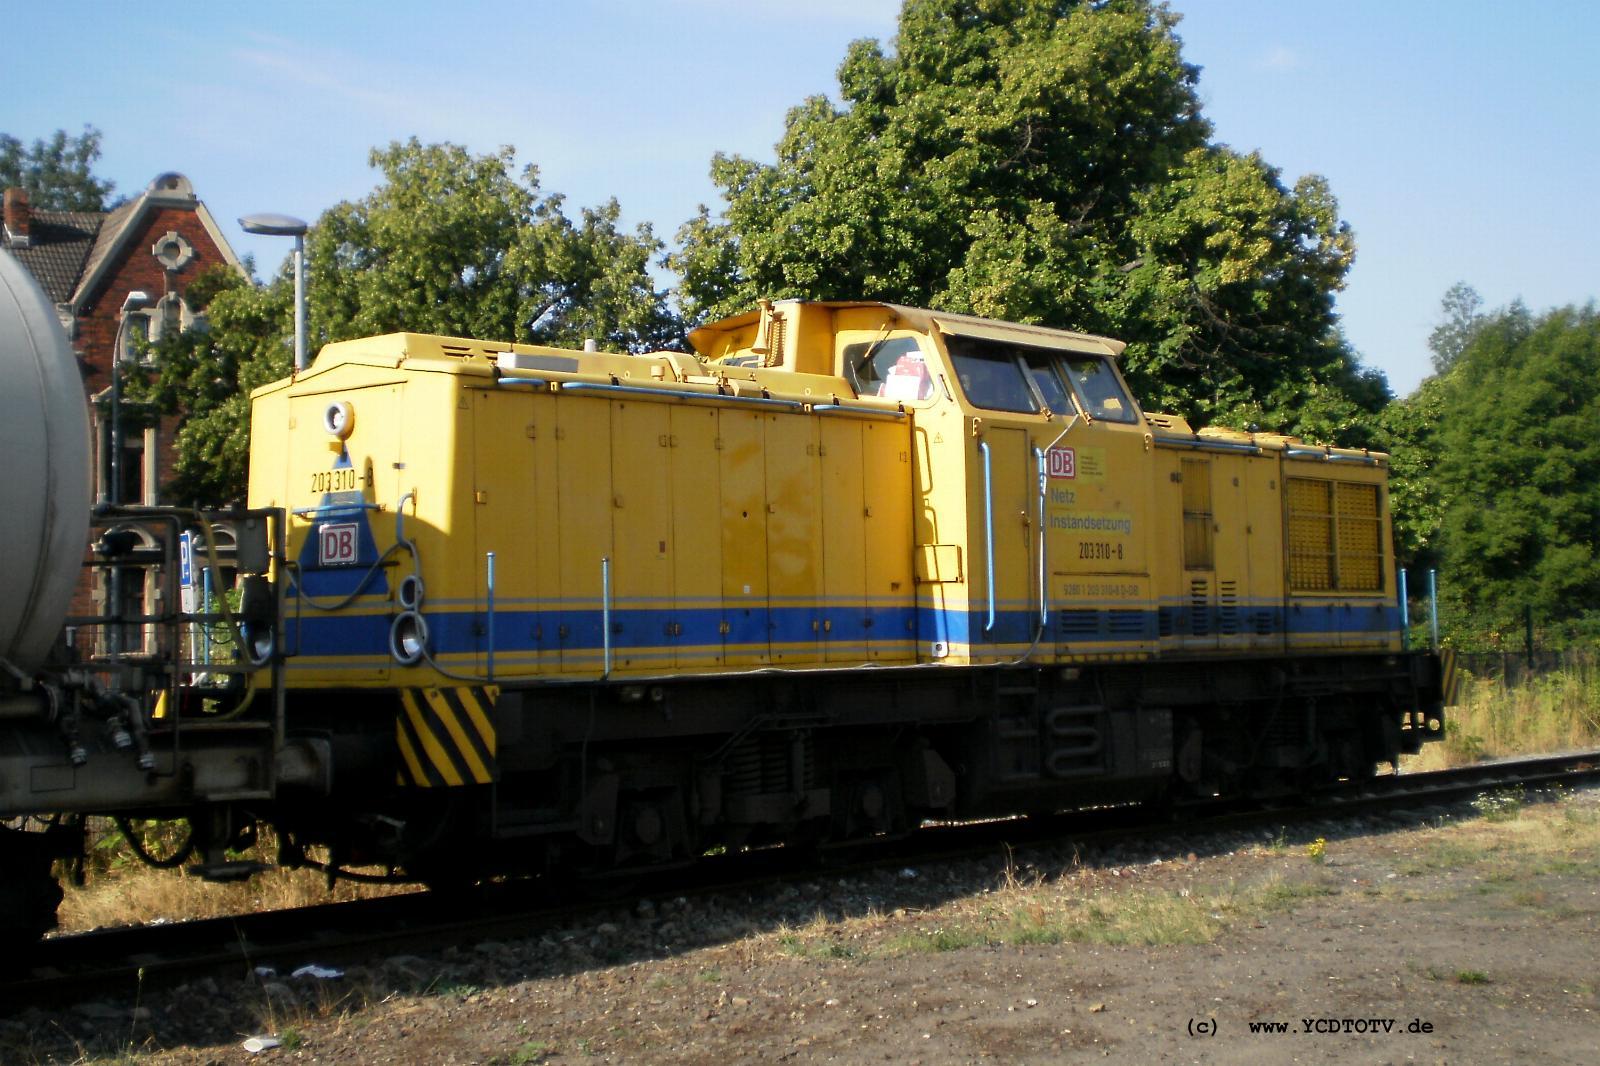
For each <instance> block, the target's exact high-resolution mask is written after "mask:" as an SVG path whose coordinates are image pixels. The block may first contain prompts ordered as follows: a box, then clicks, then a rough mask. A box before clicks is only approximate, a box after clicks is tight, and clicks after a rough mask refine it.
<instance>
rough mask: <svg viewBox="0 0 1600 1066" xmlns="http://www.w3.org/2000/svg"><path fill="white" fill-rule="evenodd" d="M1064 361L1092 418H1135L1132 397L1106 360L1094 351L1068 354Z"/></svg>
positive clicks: (1112, 420) (1115, 419)
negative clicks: (1094, 354) (1082, 353)
mask: <svg viewBox="0 0 1600 1066" xmlns="http://www.w3.org/2000/svg"><path fill="white" fill-rule="evenodd" d="M1063 362H1065V363H1066V369H1067V376H1068V377H1069V378H1070V379H1071V380H1072V384H1073V387H1074V388H1075V389H1076V390H1077V392H1078V398H1079V399H1081V400H1082V401H1083V409H1084V410H1085V411H1087V412H1088V413H1089V416H1090V417H1091V418H1098V419H1100V420H1101V421H1103V422H1137V421H1138V419H1139V416H1138V415H1137V414H1135V413H1134V409H1133V401H1131V400H1129V399H1128V394H1127V393H1125V392H1123V391H1122V384H1121V383H1120V382H1119V381H1117V375H1116V374H1115V373H1113V372H1112V369H1111V364H1110V363H1109V362H1107V361H1106V360H1104V359H1101V358H1100V357H1098V356H1093V355H1069V356H1067V357H1066V358H1065V359H1064V360H1063Z"/></svg>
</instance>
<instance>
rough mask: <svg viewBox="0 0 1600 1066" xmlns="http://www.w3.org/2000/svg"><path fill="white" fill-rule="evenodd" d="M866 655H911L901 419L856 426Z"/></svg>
mask: <svg viewBox="0 0 1600 1066" xmlns="http://www.w3.org/2000/svg"><path fill="white" fill-rule="evenodd" d="M861 470H862V474H861V476H862V493H863V497H864V499H865V507H864V508H863V510H862V518H863V534H862V535H863V544H864V547H865V549H866V555H865V563H864V566H865V577H866V600H865V605H864V611H863V618H862V627H863V628H864V629H865V631H866V645H867V655H868V657H869V658H871V659H874V660H877V661H885V660H902V661H906V662H909V661H911V660H913V659H915V658H916V635H917V634H916V606H915V605H916V588H915V586H914V585H913V584H912V576H911V575H912V564H913V556H912V532H911V530H912V525H911V508H912V507H913V506H914V503H915V498H914V494H913V493H912V491H911V429H910V426H908V425H906V424H904V423H901V422H865V423H863V424H862V426H861Z"/></svg>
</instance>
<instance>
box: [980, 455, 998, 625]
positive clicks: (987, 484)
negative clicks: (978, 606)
mask: <svg viewBox="0 0 1600 1066" xmlns="http://www.w3.org/2000/svg"><path fill="white" fill-rule="evenodd" d="M978 450H979V451H981V452H982V453H983V549H984V557H985V559H986V560H987V562H988V566H987V570H988V574H989V620H988V621H986V622H984V624H983V631H984V632H985V633H988V632H989V631H991V630H992V629H994V467H993V465H992V464H991V463H990V460H989V442H988V441H986V440H980V441H979V442H978Z"/></svg>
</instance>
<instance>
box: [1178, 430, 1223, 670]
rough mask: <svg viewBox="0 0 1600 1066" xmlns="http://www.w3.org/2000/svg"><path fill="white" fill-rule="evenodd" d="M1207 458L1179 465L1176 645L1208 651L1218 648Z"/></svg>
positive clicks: (1212, 484)
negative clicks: (1179, 578) (1179, 573)
mask: <svg viewBox="0 0 1600 1066" xmlns="http://www.w3.org/2000/svg"><path fill="white" fill-rule="evenodd" d="M1214 461H1215V460H1213V459H1212V458H1211V457H1209V456H1208V457H1205V458H1185V459H1183V460H1182V461H1181V462H1180V467H1181V470H1180V473H1179V477H1180V479H1181V482H1182V486H1183V548H1182V550H1183V586H1182V589H1181V592H1182V595H1183V597H1184V602H1183V607H1182V609H1181V610H1180V611H1179V615H1178V617H1179V627H1178V631H1179V633H1180V634H1181V636H1180V639H1179V646H1180V647H1182V648H1184V649H1185V650H1188V651H1211V650H1213V649H1215V648H1216V647H1217V645H1218V630H1219V628H1220V627H1219V625H1218V616H1217V584H1218V581H1217V513H1216V500H1217V494H1216V491H1215V486H1216V478H1215V476H1214V473H1213V471H1212V465H1213V463H1214Z"/></svg>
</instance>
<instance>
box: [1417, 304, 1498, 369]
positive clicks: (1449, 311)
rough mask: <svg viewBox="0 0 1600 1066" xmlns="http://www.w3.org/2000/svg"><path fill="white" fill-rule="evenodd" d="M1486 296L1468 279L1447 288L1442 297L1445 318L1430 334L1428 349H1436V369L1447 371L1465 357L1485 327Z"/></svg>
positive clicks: (1441, 305) (1442, 313) (1442, 311)
mask: <svg viewBox="0 0 1600 1066" xmlns="http://www.w3.org/2000/svg"><path fill="white" fill-rule="evenodd" d="M1482 307H1483V297H1481V296H1479V295H1478V290H1476V289H1474V288H1473V287H1472V286H1471V285H1468V284H1467V283H1466V282H1464V281H1458V282H1456V283H1455V284H1454V285H1452V286H1450V288H1449V289H1447V290H1445V294H1444V299H1443V300H1441V301H1440V308H1439V310H1440V314H1441V316H1442V319H1443V320H1442V321H1441V322H1440V323H1439V324H1438V325H1437V326H1435V327H1433V332H1431V333H1429V334H1428V349H1429V350H1430V351H1432V352H1433V356H1432V359H1433V372H1434V373H1435V374H1443V373H1444V372H1445V371H1447V370H1449V369H1450V368H1451V367H1452V366H1454V365H1455V361H1456V360H1457V359H1459V358H1461V353H1462V352H1464V351H1465V350H1466V348H1467V345H1468V344H1470V343H1471V342H1472V338H1473V336H1475V335H1476V334H1477V332H1478V330H1479V329H1481V328H1482V326H1483V323H1484V320H1485V318H1486V316H1485V315H1484V314H1483V313H1482V311H1481V308H1482Z"/></svg>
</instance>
